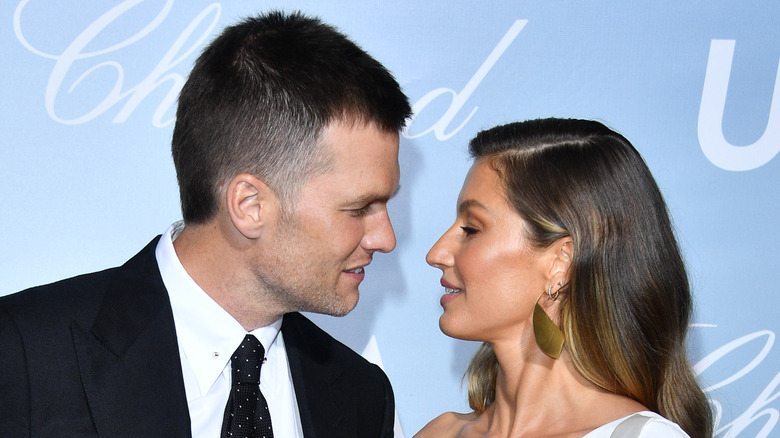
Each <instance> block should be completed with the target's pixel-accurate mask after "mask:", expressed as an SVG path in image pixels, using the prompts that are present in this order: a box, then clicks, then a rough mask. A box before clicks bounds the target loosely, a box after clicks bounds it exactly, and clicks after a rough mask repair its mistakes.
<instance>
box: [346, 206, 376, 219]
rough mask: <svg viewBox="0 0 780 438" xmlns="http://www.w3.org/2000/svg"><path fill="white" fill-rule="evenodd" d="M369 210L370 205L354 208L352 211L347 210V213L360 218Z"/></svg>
mask: <svg viewBox="0 0 780 438" xmlns="http://www.w3.org/2000/svg"><path fill="white" fill-rule="evenodd" d="M370 209H371V204H368V205H366V206H365V207H361V208H356V209H354V210H348V211H349V214H350V215H352V216H354V217H361V216H365V215H367V214H368V212H369V210H370Z"/></svg>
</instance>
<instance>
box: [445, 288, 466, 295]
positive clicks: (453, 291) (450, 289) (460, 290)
mask: <svg viewBox="0 0 780 438" xmlns="http://www.w3.org/2000/svg"><path fill="white" fill-rule="evenodd" d="M461 292H463V289H453V288H451V287H445V288H444V293H447V294H450V295H455V294H459V293H461Z"/></svg>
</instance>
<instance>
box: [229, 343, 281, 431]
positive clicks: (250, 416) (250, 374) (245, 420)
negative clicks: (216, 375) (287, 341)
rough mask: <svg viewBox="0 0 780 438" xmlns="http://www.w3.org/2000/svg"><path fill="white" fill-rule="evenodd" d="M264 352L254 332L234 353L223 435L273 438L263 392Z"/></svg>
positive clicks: (231, 362)
mask: <svg viewBox="0 0 780 438" xmlns="http://www.w3.org/2000/svg"><path fill="white" fill-rule="evenodd" d="M264 355H265V350H264V349H263V345H262V344H261V343H260V341H258V340H257V338H256V337H254V336H252V335H246V337H244V341H243V342H242V343H241V345H239V346H238V348H237V349H236V352H235V353H233V357H232V358H231V359H230V366H231V367H232V368H233V372H232V375H233V384H232V386H231V388H230V398H228V402H227V406H225V417H224V419H223V420H222V438H230V437H233V438H273V436H274V433H273V430H272V429H271V415H270V413H269V412H268V403H267V402H266V401H265V397H263V394H262V393H261V392H260V366H261V365H262V364H263V356H264Z"/></svg>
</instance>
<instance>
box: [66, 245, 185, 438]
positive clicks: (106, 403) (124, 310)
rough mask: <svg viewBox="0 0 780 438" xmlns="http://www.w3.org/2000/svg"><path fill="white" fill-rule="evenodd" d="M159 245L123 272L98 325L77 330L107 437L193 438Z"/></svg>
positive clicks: (82, 368)
mask: <svg viewBox="0 0 780 438" xmlns="http://www.w3.org/2000/svg"><path fill="white" fill-rule="evenodd" d="M157 240H158V239H155V240H153V241H152V242H151V243H150V244H149V245H147V247H146V248H144V249H143V250H142V251H141V252H140V253H139V254H138V255H136V256H135V257H133V258H132V259H131V260H129V261H128V262H127V263H126V264H125V265H123V266H122V267H121V268H119V269H118V270H117V274H116V276H115V277H114V278H113V279H112V280H111V283H110V284H109V285H108V287H107V292H106V295H105V298H104V300H103V303H102V305H101V308H100V311H99V312H98V315H97V317H96V319H95V323H94V324H93V326H92V327H91V328H86V329H85V328H83V327H80V326H78V325H77V324H76V323H73V325H72V326H71V334H72V337H73V343H74V347H75V349H76V354H77V358H78V363H79V372H80V374H81V380H82V384H83V386H84V391H85V394H86V397H87V400H88V403H89V407H90V410H91V412H92V417H93V420H94V423H95V427H96V429H97V431H98V433H99V434H100V435H101V436H182V437H188V436H190V418H189V411H188V408H187V400H186V395H185V392H184V380H183V377H182V373H181V362H180V359H179V348H178V344H177V341H176V331H175V328H174V324H173V314H172V311H171V305H170V302H169V301H168V294H167V292H166V291H165V287H164V285H163V282H162V278H161V276H160V273H159V270H158V268H157V262H156V259H155V255H154V249H155V247H156V244H157ZM139 419H141V421H139Z"/></svg>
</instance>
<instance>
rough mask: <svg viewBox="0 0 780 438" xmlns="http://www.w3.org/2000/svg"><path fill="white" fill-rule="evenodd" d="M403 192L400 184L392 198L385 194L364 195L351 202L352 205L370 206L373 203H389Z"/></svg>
mask: <svg viewBox="0 0 780 438" xmlns="http://www.w3.org/2000/svg"><path fill="white" fill-rule="evenodd" d="M400 190H401V185H400V184H399V185H398V186H397V187H396V188H395V191H393V193H392V194H391V195H390V196H387V195H384V194H378V193H364V194H362V195H361V196H360V197H358V198H357V199H355V200H353V201H352V202H350V204H355V205H357V204H369V203H371V202H387V201H389V200H390V199H392V198H394V197H395V195H397V194H398V192H399V191H400Z"/></svg>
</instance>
